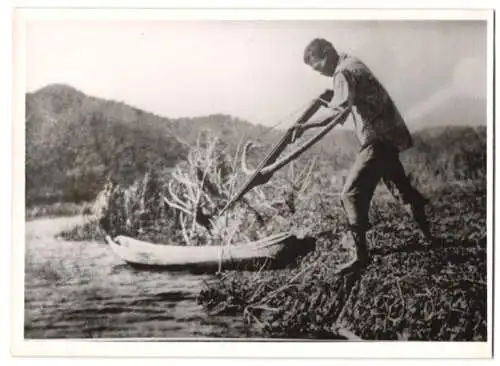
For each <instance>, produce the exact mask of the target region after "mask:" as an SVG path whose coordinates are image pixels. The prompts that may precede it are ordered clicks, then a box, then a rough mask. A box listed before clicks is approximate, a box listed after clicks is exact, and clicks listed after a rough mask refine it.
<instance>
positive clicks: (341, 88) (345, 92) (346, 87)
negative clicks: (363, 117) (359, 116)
mask: <svg viewBox="0 0 500 366" xmlns="http://www.w3.org/2000/svg"><path fill="white" fill-rule="evenodd" d="M333 86H334V89H333V90H334V92H335V94H334V96H333V100H332V101H331V103H329V104H328V108H330V109H331V110H332V111H333V114H332V116H331V117H332V119H335V118H336V116H337V115H338V114H340V113H342V112H344V111H345V109H346V108H349V109H350V108H351V107H352V105H353V101H354V90H353V88H352V87H351V85H350V84H349V82H348V81H347V78H346V76H345V75H344V74H342V73H339V74H337V75H336V76H335V78H334V80H333ZM332 119H325V120H323V121H321V122H313V123H306V124H302V125H294V126H292V127H291V129H295V130H297V131H301V132H304V131H307V130H308V129H311V128H317V127H325V126H327V125H328V123H330V121H331V120H332ZM344 122H345V120H344V121H343V122H342V124H343V123H344ZM299 134H301V133H299Z"/></svg>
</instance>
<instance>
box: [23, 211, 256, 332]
mask: <svg viewBox="0 0 500 366" xmlns="http://www.w3.org/2000/svg"><path fill="white" fill-rule="evenodd" d="M82 220H84V218H82V217H72V218H57V219H39V220H35V221H30V222H27V224H26V259H25V264H26V270H25V274H26V276H25V311H24V314H25V325H24V331H25V333H24V336H25V338H90V337H105V338H122V337H127V338H130V337H132V338H152V337H154V338H156V337H161V338H207V337H210V338H214V337H215V338H219V337H231V338H235V337H248V336H249V333H248V331H247V329H245V327H244V324H243V321H242V320H241V318H240V317H220V316H217V317H215V316H208V315H207V314H206V313H205V312H204V311H203V309H202V307H201V306H200V305H198V304H197V302H196V297H197V295H198V293H199V290H200V288H201V286H202V281H203V280H205V279H208V278H209V277H208V276H200V275H193V274H189V273H183V272H174V273H171V272H149V271H142V270H141V271H140V270H135V269H133V268H131V267H130V266H128V265H126V264H124V263H123V261H122V260H121V259H120V258H118V257H117V256H115V254H114V253H113V252H112V251H111V250H110V249H109V247H107V246H106V245H105V244H104V243H100V242H68V241H63V240H60V239H56V238H55V237H54V235H55V234H57V233H58V232H60V231H62V230H65V229H68V228H70V227H72V226H74V225H76V224H78V223H81V222H82Z"/></svg>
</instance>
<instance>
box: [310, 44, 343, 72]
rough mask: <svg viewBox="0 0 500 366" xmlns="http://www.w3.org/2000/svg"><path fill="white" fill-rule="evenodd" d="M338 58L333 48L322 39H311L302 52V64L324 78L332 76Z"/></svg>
mask: <svg viewBox="0 0 500 366" xmlns="http://www.w3.org/2000/svg"><path fill="white" fill-rule="evenodd" d="M338 58H339V56H338V54H337V51H336V50H335V47H333V45H332V44H331V43H330V42H328V41H327V40H326V39H323V38H315V39H313V40H312V41H311V42H310V43H309V44H308V45H307V47H306V48H305V50H304V62H305V63H306V64H307V65H309V66H311V67H312V68H313V69H314V70H316V71H317V72H319V73H321V74H323V75H325V76H332V75H333V73H334V71H335V67H336V66H337V61H338Z"/></svg>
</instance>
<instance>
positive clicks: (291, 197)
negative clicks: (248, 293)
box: [95, 132, 314, 246]
mask: <svg viewBox="0 0 500 366" xmlns="http://www.w3.org/2000/svg"><path fill="white" fill-rule="evenodd" d="M256 149H259V146H258V145H257V144H255V143H252V142H247V143H245V144H240V145H238V147H237V149H236V150H235V151H231V149H230V148H229V147H228V146H227V145H226V144H225V143H224V142H223V141H222V140H220V139H219V138H218V137H217V136H215V135H214V134H212V133H210V132H203V133H201V134H200V136H199V138H198V139H197V142H196V145H195V146H193V147H191V149H190V150H189V153H188V156H187V159H186V161H184V162H182V163H179V164H178V165H177V166H176V167H175V168H174V169H170V170H166V171H164V172H161V173H158V172H156V173H155V172H149V173H147V174H145V176H144V178H143V179H141V180H138V181H136V182H135V183H134V184H133V185H131V186H129V187H122V186H120V185H117V184H113V183H112V182H109V183H108V184H107V185H106V187H105V188H104V189H103V191H102V192H101V193H100V195H99V197H98V198H97V200H96V206H95V217H97V220H98V221H99V226H100V227H101V229H102V230H104V231H105V232H106V233H107V234H109V235H111V236H115V235H127V236H132V237H135V238H138V239H142V240H147V241H150V242H155V243H168V244H174V245H175V244H177V245H194V246H196V245H213V244H231V243H244V242H250V241H253V240H258V239H261V238H263V237H266V236H269V235H272V234H276V233H277V232H291V231H292V232H293V231H295V230H298V231H300V235H302V236H303V235H306V234H307V232H305V230H304V225H303V222H302V219H303V215H302V216H301V217H298V216H297V215H296V213H297V212H298V211H299V209H298V208H299V207H300V206H301V205H304V204H307V202H308V201H309V198H308V195H309V194H308V193H307V188H308V186H309V185H310V184H311V182H312V170H313V167H314V161H313V160H311V161H307V162H305V163H304V164H302V165H300V164H297V163H293V164H290V165H289V167H288V169H287V170H286V171H284V172H278V173H277V174H276V175H275V177H273V181H272V182H271V184H264V185H262V186H259V187H256V188H254V189H253V190H252V191H250V192H249V193H248V194H247V195H245V197H244V198H243V199H242V200H241V201H240V202H238V204H236V205H235V206H234V207H233V208H232V209H231V210H227V211H226V212H225V213H224V214H223V215H218V212H220V211H221V210H222V208H223V207H224V206H225V205H226V204H227V203H228V202H229V200H230V199H231V198H232V197H233V196H234V194H235V192H236V189H238V188H239V187H240V186H241V185H242V184H243V182H244V181H245V179H247V177H248V175H249V174H251V173H252V170H251V168H249V166H248V165H249V164H251V163H252V162H254V163H255V161H256V160H257V159H256V158H253V159H252V157H251V155H252V152H253V151H254V150H256ZM254 155H255V154H254ZM309 221H311V222H314V218H313V217H312V212H311V217H310V218H309Z"/></svg>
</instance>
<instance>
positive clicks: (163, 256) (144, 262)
mask: <svg viewBox="0 0 500 366" xmlns="http://www.w3.org/2000/svg"><path fill="white" fill-rule="evenodd" d="M106 241H107V243H108V244H109V246H110V247H111V249H112V250H113V252H114V253H115V254H117V255H118V256H119V257H120V258H121V259H122V260H124V261H125V262H127V263H128V264H130V265H132V266H134V267H137V268H143V269H161V270H188V271H198V272H214V271H218V270H219V269H240V270H259V269H261V268H263V267H265V268H282V267H287V266H290V265H291V264H293V262H296V260H297V259H298V258H299V257H301V256H303V255H305V254H307V253H308V252H310V251H311V250H313V249H314V246H315V239H314V238H304V239H299V238H297V237H296V236H294V235H291V234H289V233H280V234H275V235H272V236H269V237H266V238H264V239H261V240H258V241H254V242H249V243H242V244H232V245H225V246H222V245H220V246H181V245H167V244H154V243H150V242H145V241H141V240H137V239H134V238H131V237H127V236H123V235H120V236H117V237H115V238H111V237H109V236H107V237H106Z"/></svg>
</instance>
